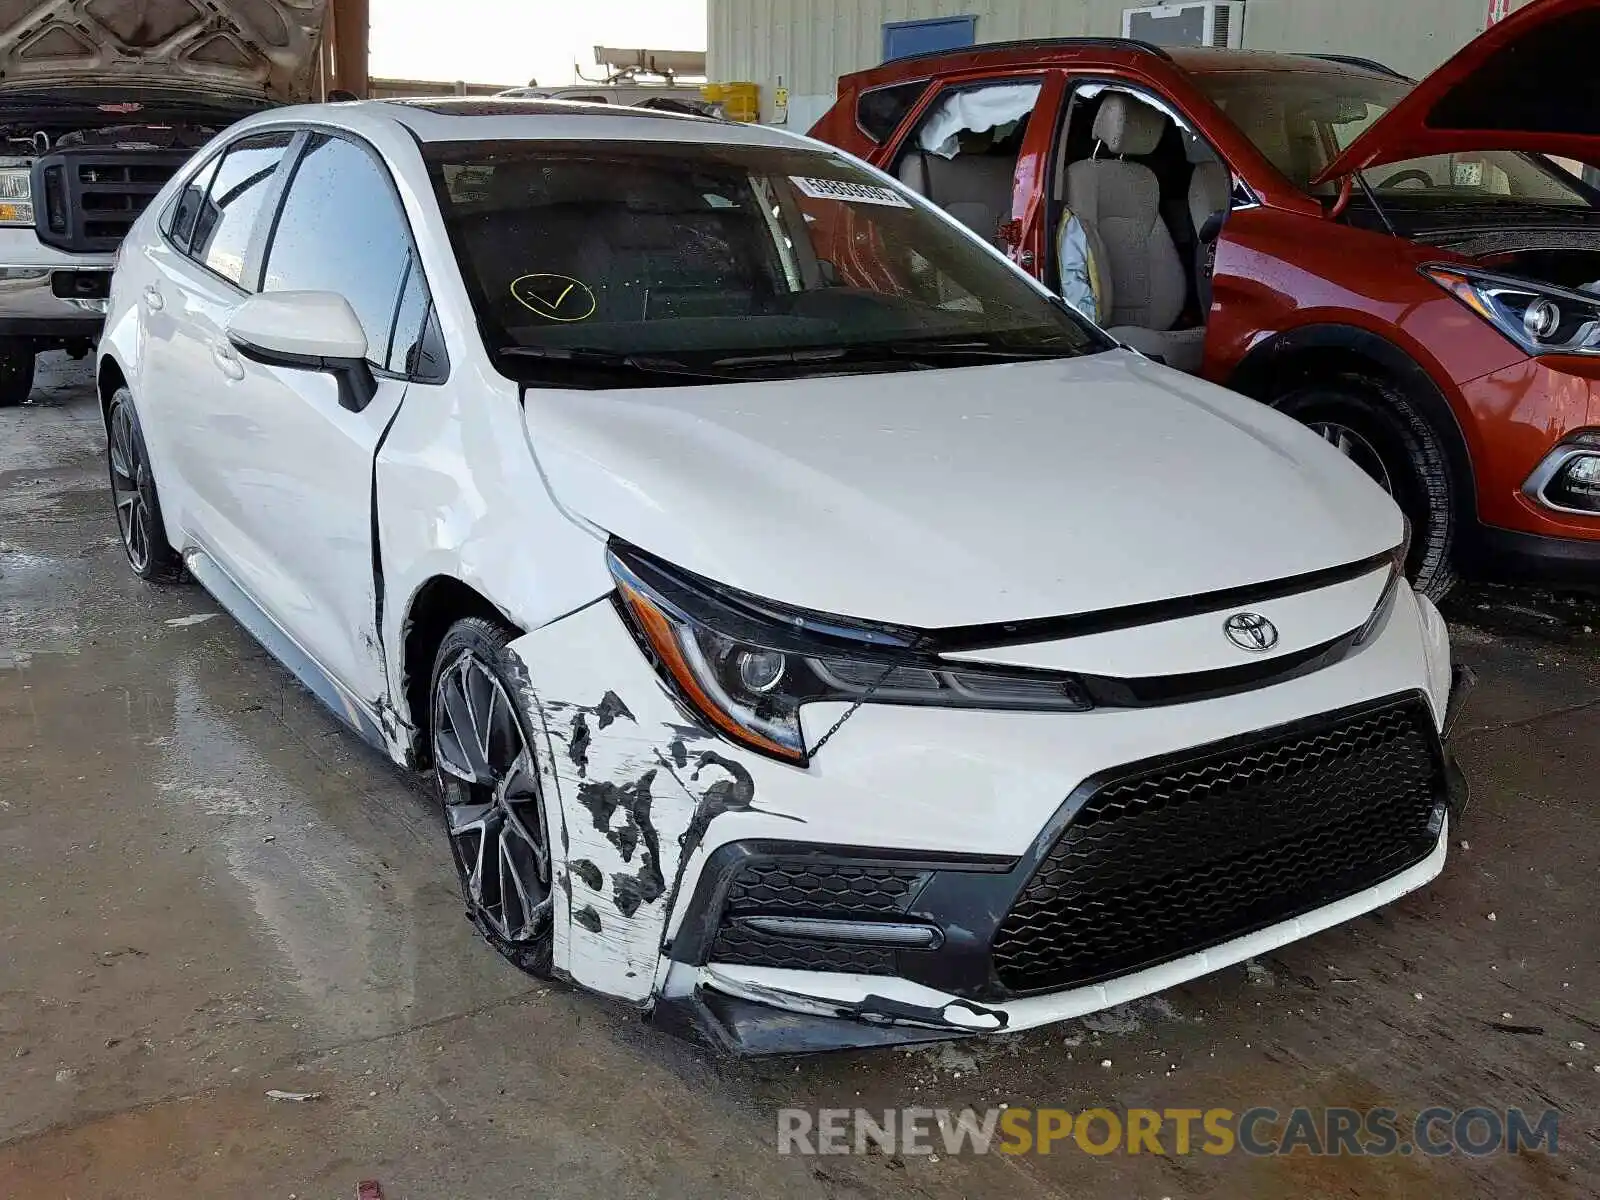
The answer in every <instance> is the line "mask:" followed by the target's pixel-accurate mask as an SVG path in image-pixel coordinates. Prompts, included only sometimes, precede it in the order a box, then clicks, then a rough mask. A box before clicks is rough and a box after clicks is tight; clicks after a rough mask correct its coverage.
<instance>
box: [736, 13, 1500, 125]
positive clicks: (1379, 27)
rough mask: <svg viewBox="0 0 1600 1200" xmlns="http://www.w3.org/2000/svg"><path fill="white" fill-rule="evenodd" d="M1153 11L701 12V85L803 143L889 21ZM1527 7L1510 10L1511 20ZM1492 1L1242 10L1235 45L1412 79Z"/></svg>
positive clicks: (1094, 27)
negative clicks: (729, 85)
mask: <svg viewBox="0 0 1600 1200" xmlns="http://www.w3.org/2000/svg"><path fill="white" fill-rule="evenodd" d="M1154 2H1155V0H708V4H707V10H708V11H707V25H708V27H709V28H708V49H707V54H708V67H709V74H710V77H711V78H712V79H716V80H722V81H732V80H748V81H751V82H754V83H757V84H760V85H761V107H762V117H763V119H765V120H771V119H772V117H773V107H772V97H773V92H774V90H775V89H776V88H777V87H778V86H779V82H780V77H781V82H782V85H783V86H785V87H787V88H788V89H789V120H788V124H789V126H790V127H791V128H793V129H795V130H798V131H800V132H804V131H805V130H806V129H809V128H810V127H811V124H812V122H814V121H815V120H816V119H817V118H818V117H819V116H821V115H822V113H823V112H825V111H826V110H827V108H828V106H829V104H830V103H831V102H832V100H833V95H834V85H835V83H836V82H837V80H838V77H839V76H840V75H841V74H844V73H845V72H848V71H858V70H860V69H861V68H863V67H869V66H873V65H875V64H876V63H878V62H879V61H880V60H881V58H882V53H883V26H884V23H885V22H888V21H908V20H918V19H922V18H926V17H945V16H976V17H977V18H978V23H977V31H976V32H977V39H978V41H980V42H1003V41H1009V40H1011V39H1013V38H1029V37H1052V36H1054V37H1072V36H1083V35H1098V36H1105V35H1112V36H1115V35H1117V34H1120V33H1121V32H1122V11H1123V9H1124V8H1128V7H1131V6H1134V5H1137V4H1139V3H1154ZM1525 2H1526V0H1513V2H1512V3H1511V5H1510V7H1511V8H1519V7H1521V5H1522V3H1525ZM1494 4H1495V0H1246V2H1245V24H1244V44H1245V46H1247V47H1249V48H1252V49H1258V50H1301V51H1312V52H1319V51H1320V52H1331V53H1340V54H1358V55H1362V56H1365V57H1370V58H1376V59H1379V60H1380V61H1382V62H1385V63H1387V64H1388V65H1390V66H1392V67H1394V68H1396V69H1397V70H1400V71H1404V72H1405V73H1406V74H1408V75H1414V76H1421V75H1424V74H1426V73H1427V72H1429V71H1431V70H1432V69H1433V68H1434V67H1436V66H1438V65H1439V64H1440V63H1441V62H1443V61H1444V60H1445V59H1446V58H1448V57H1449V56H1450V55H1451V54H1452V53H1454V52H1455V51H1456V50H1457V49H1459V48H1460V47H1461V46H1462V45H1464V44H1465V43H1467V42H1468V41H1470V40H1471V39H1472V38H1473V37H1475V36H1476V35H1477V34H1478V33H1480V32H1482V30H1483V28H1484V25H1485V22H1486V19H1487V15H1488V12H1489V10H1490V8H1491V7H1493V6H1494Z"/></svg>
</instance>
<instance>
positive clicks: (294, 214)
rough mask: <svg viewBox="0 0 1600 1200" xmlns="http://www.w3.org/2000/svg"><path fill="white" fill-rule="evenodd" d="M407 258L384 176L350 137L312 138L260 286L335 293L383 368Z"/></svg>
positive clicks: (405, 233)
mask: <svg viewBox="0 0 1600 1200" xmlns="http://www.w3.org/2000/svg"><path fill="white" fill-rule="evenodd" d="M410 261H411V233H410V230H409V228H408V227H407V225H406V221H405V217H404V215H403V214H402V213H401V211H400V202H399V199H398V197H396V196H395V194H394V188H393V185H392V184H391V183H390V180H389V176H388V173H387V172H386V171H385V170H384V169H383V168H382V167H381V166H379V165H378V163H377V161H376V160H375V159H374V158H373V157H372V155H370V154H368V153H367V152H366V151H365V150H364V149H362V148H361V147H360V146H357V145H356V144H354V143H353V142H347V141H345V140H344V139H342V138H331V137H326V136H322V135H318V136H316V137H313V138H312V139H311V140H310V141H309V142H308V143H307V144H306V150H305V153H304V154H302V155H301V157H300V161H299V164H298V165H297V166H296V167H295V171H294V177H293V178H292V179H291V180H290V181H289V189H288V193H287V194H286V195H285V197H284V201H283V209H282V212H281V213H280V214H279V217H278V227H277V230H276V231H275V232H274V233H273V235H272V244H271V246H270V247H269V248H268V250H267V265H266V272H265V274H264V276H263V278H262V281H261V290H262V291H264V292H279V291H313V292H337V293H339V295H341V296H343V297H344V298H345V299H346V300H348V301H349V302H350V307H351V308H353V309H355V313H356V316H357V317H359V318H360V320H361V327H362V328H363V329H364V330H366V334H367V357H368V358H369V359H370V360H371V361H372V363H373V365H374V366H377V367H387V365H388V364H387V359H388V357H389V355H388V350H389V335H390V331H391V328H392V326H393V322H394V316H395V305H396V303H397V302H398V300H399V299H400V288H401V285H402V284H403V283H404V282H405V277H406V271H407V265H408V264H409V262H410ZM417 282H418V284H419V285H420V284H421V280H420V278H419V279H418V281H417ZM415 303H416V302H415V301H413V305H414V304H415Z"/></svg>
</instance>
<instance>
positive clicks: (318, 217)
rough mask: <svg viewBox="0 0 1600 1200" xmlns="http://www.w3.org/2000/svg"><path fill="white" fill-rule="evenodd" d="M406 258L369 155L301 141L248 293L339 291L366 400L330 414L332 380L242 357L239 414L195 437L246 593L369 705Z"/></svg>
mask: <svg viewBox="0 0 1600 1200" xmlns="http://www.w3.org/2000/svg"><path fill="white" fill-rule="evenodd" d="M414 259H415V256H414V254H413V251H412V240H411V235H410V230H409V227H408V225H407V223H406V219H405V215H404V212H403V211H402V209H401V207H400V201H399V198H398V196H397V195H396V194H395V192H394V187H393V184H392V182H391V180H390V177H389V174H388V171H387V169H386V168H385V167H384V166H383V165H382V163H381V162H380V161H379V160H378V159H377V158H376V156H375V155H374V153H373V152H371V151H370V150H368V149H367V148H366V147H365V146H364V145H360V144H358V143H356V142H353V141H347V140H345V139H343V138H338V137H330V136H327V135H324V134H314V135H312V136H311V137H310V138H309V139H308V140H307V141H306V142H305V145H304V149H303V150H302V152H301V154H300V157H299V159H298V161H297V162H296V163H295V165H294V167H293V168H292V173H291V174H290V177H289V181H288V184H287V187H286V188H285V190H284V193H283V201H282V208H281V210H280V212H279V214H278V218H277V222H276V225H275V228H274V232H273V234H272V237H271V240H270V242H269V243H268V244H267V245H266V247H265V249H264V254H263V266H262V271H261V290H262V291H263V292H271V291H319V292H336V293H338V294H340V295H342V296H344V297H345V299H346V300H348V301H349V302H350V305H351V307H352V308H353V309H354V310H355V312H356V315H357V317H359V318H360V320H361V323H362V326H363V328H364V329H365V332H366V335H367V360H368V363H369V365H370V366H371V368H372V370H373V373H374V375H375V376H376V377H377V380H378V388H377V393H376V395H375V396H374V398H373V399H372V401H371V403H370V404H368V405H367V406H366V407H365V408H363V409H362V410H361V411H359V412H353V411H350V410H348V409H345V408H343V407H341V406H340V403H339V396H338V387H337V384H336V383H335V381H334V379H333V378H332V377H331V376H329V375H326V374H321V373H318V372H314V371H308V370H296V369H293V368H287V367H278V366H265V365H262V364H260V363H256V362H252V361H250V360H247V359H244V358H242V356H241V357H240V358H239V364H240V369H241V371H242V375H243V378H242V379H241V380H240V381H239V384H238V386H237V388H236V392H237V394H238V395H239V396H240V398H241V401H242V402H243V403H244V404H245V405H246V406H247V407H248V408H249V410H250V419H249V421H248V422H245V421H241V420H239V419H237V416H236V415H230V416H229V417H228V418H227V419H225V420H219V421H214V422H211V423H210V425H209V427H208V428H207V429H206V430H205V434H206V436H207V437H208V438H209V439H210V440H211V441H212V443H213V447H214V453H215V455H216V457H217V459H218V460H219V461H220V463H221V464H222V466H223V468H224V471H225V473H226V478H224V479H223V480H221V481H220V486H221V487H222V488H223V489H224V491H225V493H226V494H227V495H228V496H229V498H230V502H231V504H232V505H233V507H234V509H235V511H236V512H237V513H238V514H239V515H238V520H239V522H240V524H241V526H242V528H243V530H244V534H245V537H244V541H245V542H246V544H248V545H249V546H250V547H251V549H252V551H253V552H254V553H255V554H256V555H257V556H258V557H257V561H255V562H253V563H250V564H247V571H248V574H249V577H250V579H251V580H252V582H253V584H254V586H256V587H258V588H259V589H260V591H259V593H258V597H257V598H258V599H259V600H260V602H261V603H262V606H263V607H264V608H266V609H267V611H268V613H269V615H271V616H272V617H273V618H274V620H276V621H277V622H278V623H279V624H280V625H281V626H282V627H283V629H284V630H285V632H287V633H288V634H289V635H290V637H291V638H293V639H294V641H295V642H297V643H298V644H299V646H300V648H301V649H302V650H304V651H305V652H306V653H307V654H308V655H310V656H311V657H312V658H313V659H314V660H315V661H316V663H318V664H319V665H320V666H321V667H322V668H323V669H324V670H325V671H327V672H328V674H330V675H331V676H332V677H333V678H334V679H335V680H336V681H337V682H338V683H339V684H341V685H342V686H343V687H344V688H346V689H348V691H349V692H350V693H351V694H353V695H354V696H355V697H357V698H358V699H359V700H360V701H361V702H363V703H364V704H365V705H367V706H368V707H369V708H374V709H375V708H377V707H378V705H379V702H380V701H384V700H386V699H387V697H388V692H389V684H388V679H387V676H386V673H385V670H384V659H383V652H382V647H381V645H380V643H379V637H378V616H377V594H376V586H375V564H374V553H373V550H374V547H373V530H374V523H373V498H374V488H373V460H374V458H375V456H376V453H377V449H378V445H379V443H380V441H381V439H382V437H383V434H384V431H385V430H386V429H387V428H388V426H389V423H390V422H391V420H392V419H393V418H394V415H395V412H396V410H397V409H398V408H399V406H400V404H401V402H402V401H403V400H404V398H405V393H406V388H407V383H406V377H405V373H404V365H403V362H400V361H392V359H391V350H390V343H391V339H392V333H393V330H394V327H395V323H396V313H397V311H399V310H404V311H405V312H407V313H410V314H413V315H416V314H419V313H420V312H421V310H422V309H424V308H425V307H426V303H425V301H424V302H423V303H421V304H419V303H418V302H417V299H416V298H417V297H418V296H423V297H425V295H426V292H425V290H424V288H423V282H422V278H421V275H420V271H419V270H418V269H417V268H416V267H415V265H414ZM399 340H401V341H402V342H403V343H404V344H405V345H406V346H409V345H410V343H411V341H413V340H414V339H411V338H403V339H399ZM403 356H404V352H403V350H401V351H399V352H398V353H397V355H396V358H397V359H400V358H403ZM391 368H393V369H391Z"/></svg>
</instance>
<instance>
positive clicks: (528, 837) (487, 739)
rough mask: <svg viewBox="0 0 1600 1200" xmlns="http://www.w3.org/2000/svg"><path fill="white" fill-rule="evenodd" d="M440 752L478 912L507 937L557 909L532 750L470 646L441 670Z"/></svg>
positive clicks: (443, 788) (447, 802) (454, 841)
mask: <svg viewBox="0 0 1600 1200" xmlns="http://www.w3.org/2000/svg"><path fill="white" fill-rule="evenodd" d="M433 761H434V771H435V774H436V775H437V777H438V781H439V790H440V792H441V794H442V795H443V797H444V808H445V819H446V822H447V824H448V827H449V833H450V848H451V851H452V852H453V853H454V854H455V857H456V866H457V867H458V869H459V870H460V872H461V878H462V882H463V885H464V887H465V890H466V893H467V900H468V902H469V903H470V904H471V905H472V909H473V913H472V915H473V917H474V919H475V920H476V921H478V922H479V924H480V927H481V928H483V929H484V932H486V933H492V934H494V935H495V936H497V937H499V938H501V939H503V940H504V941H507V942H527V941H530V940H532V939H534V938H536V937H537V936H538V935H539V934H540V933H541V932H542V931H543V929H544V927H545V926H546V924H547V923H548V919H549V915H550V851H549V846H548V845H547V843H546V840H545V822H544V810H543V803H542V801H541V798H540V795H539V781H538V776H537V773H536V771H535V768H534V762H533V754H532V753H531V751H530V750H529V748H528V744H527V741H526V739H525V738H524V737H523V734H522V726H521V724H520V723H519V722H518V721H517V717H516V714H515V712H514V711H513V710H512V706H511V698H510V697H509V696H508V695H507V694H506V691H505V688H504V687H502V686H501V684H500V681H499V680H498V679H497V678H496V677H495V675H494V673H493V672H492V671H491V670H490V669H489V668H488V666H486V665H485V664H484V663H483V662H482V661H481V660H480V659H479V658H478V657H477V656H476V655H475V654H473V653H472V651H470V650H464V651H462V652H461V654H460V655H459V656H458V657H456V658H455V659H454V660H453V661H452V662H451V663H450V664H449V665H448V666H446V667H445V669H444V670H442V671H441V672H440V673H439V678H438V681H437V682H436V683H435V685H434V695H433Z"/></svg>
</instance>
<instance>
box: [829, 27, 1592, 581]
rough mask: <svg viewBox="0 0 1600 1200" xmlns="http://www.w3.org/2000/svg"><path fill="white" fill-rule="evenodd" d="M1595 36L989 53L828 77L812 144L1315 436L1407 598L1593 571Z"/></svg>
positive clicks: (1129, 334) (1092, 44)
mask: <svg viewBox="0 0 1600 1200" xmlns="http://www.w3.org/2000/svg"><path fill="white" fill-rule="evenodd" d="M1597 48H1600V0H1535V3H1533V4H1531V5H1529V6H1528V7H1526V8H1524V9H1522V10H1520V11H1519V12H1517V13H1515V14H1514V15H1513V16H1511V17H1509V18H1508V19H1506V20H1505V21H1503V22H1501V23H1500V24H1497V25H1495V26H1493V27H1492V28H1491V29H1490V30H1489V31H1488V32H1487V33H1485V34H1483V35H1482V36H1481V37H1479V38H1478V39H1477V40H1476V41H1474V42H1472V43H1471V44H1470V45H1468V46H1467V47H1466V48H1465V49H1464V50H1462V51H1461V52H1460V53H1459V54H1458V55H1456V57H1455V58H1453V59H1452V60H1451V61H1450V62H1449V63H1447V64H1446V65H1445V66H1444V67H1442V68H1441V69H1440V70H1438V71H1437V72H1435V73H1434V74H1433V75H1431V76H1429V77H1428V78H1427V79H1426V80H1424V81H1423V82H1421V83H1414V82H1412V81H1411V80H1408V79H1405V78H1403V77H1401V76H1399V75H1397V74H1395V73H1394V72H1392V71H1389V70H1387V69H1386V68H1384V67H1382V66H1380V65H1378V64H1376V63H1372V62H1368V61H1364V60H1359V59H1352V58H1342V57H1331V56H1314V55H1285V54H1270V53H1262V52H1252V51H1235V50H1209V49H1178V48H1170V49H1166V48H1160V47H1156V46H1150V45H1145V44H1142V43H1138V42H1131V41H1127V40H1120V39H1094V38H1076V39H1063V40H1050V41H1033V42H1019V43H1006V44H996V45H987V46H979V47H973V48H968V49H962V50H954V51H948V52H945V53H940V54H933V55H923V56H919V57H915V58H905V59H898V60H895V61H893V62H888V63H885V64H883V65H882V66H880V67H875V68H873V69H872V70H869V71H861V72H858V73H856V74H853V75H847V76H845V77H843V78H842V79H840V81H839V94H838V100H837V102H836V103H835V105H834V107H833V108H832V109H830V110H829V112H828V113H827V114H826V115H825V116H824V117H823V118H822V120H821V121H819V122H818V123H817V125H816V127H815V128H814V129H813V130H812V131H811V132H812V136H814V137H817V138H820V139H822V140H824V141H827V142H830V143H832V144H833V145H836V146H839V147H841V148H843V149H845V150H849V151H850V152H852V153H854V154H856V155H859V156H860V157H862V158H865V159H867V160H869V161H870V162H872V163H874V164H876V165H877V166H879V167H880V168H882V169H883V170H885V171H888V172H890V173H892V174H894V175H896V176H897V177H898V178H899V179H900V180H901V181H902V182H903V183H905V184H906V185H908V186H910V187H911V188H913V189H914V190H916V191H918V192H920V193H921V194H923V195H924V196H927V197H928V198H929V199H931V200H933V201H934V202H935V203H937V204H939V205H941V206H943V207H944V208H945V210H946V211H947V212H948V213H949V214H950V215H951V216H952V217H954V218H955V219H957V220H959V221H961V222H962V223H963V224H965V225H967V226H968V227H969V228H971V229H973V230H974V231H975V232H977V233H978V234H980V235H982V236H984V237H986V238H991V239H993V240H994V241H995V242H996V244H997V245H998V246H999V247H1001V248H1002V249H1004V250H1005V251H1006V252H1007V253H1008V254H1009V255H1010V257H1011V258H1012V259H1013V260H1014V261H1016V262H1017V263H1018V264H1020V265H1021V266H1023V267H1024V268H1026V269H1027V270H1029V271H1030V272H1032V273H1034V274H1035V275H1036V276H1038V277H1039V278H1040V279H1042V280H1044V281H1046V282H1048V283H1049V284H1050V286H1051V287H1053V288H1055V289H1056V290H1057V291H1059V292H1060V293H1061V295H1062V296H1063V298H1064V299H1066V300H1067V301H1068V302H1069V303H1071V304H1073V305H1074V306H1075V307H1077V308H1079V309H1080V310H1081V311H1083V312H1085V313H1086V314H1087V315H1089V316H1091V317H1092V318H1093V319H1095V320H1096V321H1097V322H1098V323H1099V324H1101V325H1102V326H1104V327H1106V328H1107V329H1108V330H1109V331H1110V332H1111V333H1112V334H1113V335H1115V336H1116V337H1118V338H1119V339H1121V340H1122V341H1123V342H1124V343H1125V344H1127V345H1130V346H1132V347H1134V348H1135V349H1138V350H1141V351H1143V352H1145V353H1147V354H1150V355H1151V356H1153V357H1159V358H1161V359H1163V360H1164V361H1166V362H1167V363H1168V364H1170V365H1172V366H1174V367H1178V368H1181V369H1183V370H1186V371H1191V372H1195V373H1197V374H1200V375H1203V376H1205V377H1206V378H1207V379H1211V380H1214V381H1216V382H1218V383H1223V384H1226V385H1228V386H1230V387H1233V388H1235V389H1237V390H1239V391H1241V392H1244V393H1246V394H1248V395H1251V396H1254V397H1256V398H1258V399H1260V400H1263V401H1265V402H1266V403H1269V404H1272V405H1274V406H1275V407H1277V408H1279V409H1282V410H1283V411H1285V412H1287V413H1291V414H1293V415H1294V416H1296V417H1298V418H1299V419H1300V420H1302V421H1304V422H1306V423H1307V424H1309V425H1311V426H1312V427H1313V428H1315V429H1317V430H1319V431H1320V432H1321V433H1322V434H1323V436H1324V437H1326V438H1327V439H1328V440H1329V441H1330V442H1333V443H1335V444H1337V445H1338V446H1339V447H1340V448H1341V449H1342V450H1343V451H1344V452H1345V453H1347V454H1348V455H1350V456H1351V458H1352V459H1354V460H1355V461H1356V462H1357V463H1359V464H1360V465H1361V466H1362V467H1363V468H1364V469H1365V470H1366V471H1367V472H1368V473H1369V474H1371V475H1372V476H1373V477H1374V478H1375V479H1377V480H1378V481H1379V482H1380V483H1381V484H1383V485H1384V486H1385V487H1386V488H1388V490H1389V491H1390V493H1391V494H1392V495H1393V496H1394V497H1395V499H1396V500H1397V501H1398V502H1399V504H1400V506H1401V507H1402V508H1403V509H1404V510H1405V512H1406V514H1407V516H1408V517H1409V518H1410V520H1411V526H1412V545H1411V558H1410V569H1411V573H1412V575H1413V577H1414V579H1415V581H1416V584H1417V587H1418V589H1419V590H1421V591H1424V592H1426V593H1428V594H1430V595H1433V596H1435V597H1437V596H1440V595H1442V594H1443V593H1444V592H1445V591H1446V590H1447V589H1448V588H1449V586H1450V584H1451V582H1452V581H1453V579H1454V578H1455V574H1456V571H1457V569H1461V570H1464V571H1467V572H1471V573H1479V574H1481V573H1495V574H1501V575H1504V574H1511V575H1514V576H1520V577H1523V578H1533V577H1538V578H1545V579H1555V580H1564V581H1568V582H1600V188H1596V187H1595V186H1594V185H1593V184H1591V183H1589V182H1585V178H1584V175H1585V171H1586V168H1588V167H1590V166H1592V165H1600V70H1597V69H1596V63H1595V55H1596V52H1597ZM1152 432H1153V433H1155V432H1156V431H1152ZM1173 502H1174V503H1175V504H1181V503H1182V502H1183V498H1182V497H1181V496H1175V497H1173ZM1271 502H1272V499H1271V497H1270V496H1266V495H1264V496H1263V497H1262V503H1263V504H1264V505H1268V504H1271ZM1240 535H1241V536H1248V531H1245V530H1241V531H1240Z"/></svg>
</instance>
